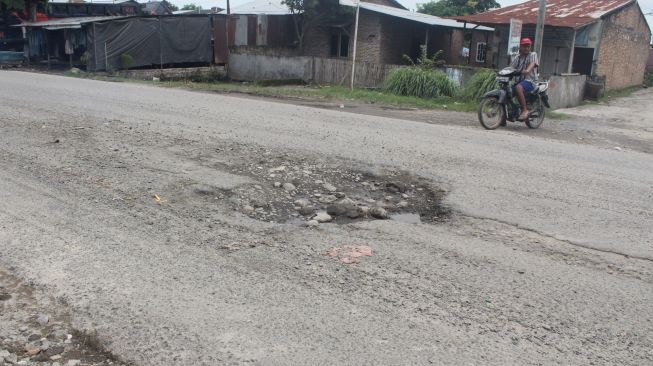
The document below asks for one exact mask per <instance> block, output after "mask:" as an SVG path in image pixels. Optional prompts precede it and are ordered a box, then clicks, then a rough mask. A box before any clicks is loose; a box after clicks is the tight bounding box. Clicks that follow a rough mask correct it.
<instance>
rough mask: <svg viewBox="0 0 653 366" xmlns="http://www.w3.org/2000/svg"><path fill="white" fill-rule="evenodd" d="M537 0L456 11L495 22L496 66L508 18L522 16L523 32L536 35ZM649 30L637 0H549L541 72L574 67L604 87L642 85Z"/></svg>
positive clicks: (501, 60)
mask: <svg viewBox="0 0 653 366" xmlns="http://www.w3.org/2000/svg"><path fill="white" fill-rule="evenodd" d="M538 9H539V1H538V0H530V1H527V2H524V3H522V4H517V5H513V6H508V7H505V8H500V9H495V10H491V11H488V12H485V13H480V14H475V15H470V16H465V17H458V18H457V19H458V20H459V21H467V22H474V23H477V24H483V25H487V26H491V27H494V28H495V32H494V41H493V43H492V46H491V51H490V52H492V53H493V54H494V58H495V59H496V60H498V62H497V64H498V66H500V67H501V66H505V65H507V64H508V63H509V61H510V56H509V55H508V37H509V24H510V21H511V19H519V20H521V21H522V22H523V30H522V37H531V38H534V36H535V27H536V23H537V15H538V14H537V13H538ZM650 40H651V30H650V28H649V26H648V23H647V22H646V19H645V17H644V14H643V12H642V10H641V8H640V6H639V4H638V3H637V1H636V0H548V2H547V10H546V20H545V28H544V41H543V49H542V55H540V73H541V74H542V75H544V76H551V75H561V74H566V73H578V74H581V75H587V76H588V77H591V78H593V79H595V80H602V81H604V82H605V88H606V90H614V89H621V88H626V87H629V86H635V85H641V84H642V81H643V78H644V70H645V68H646V62H647V58H648V55H649V43H650Z"/></svg>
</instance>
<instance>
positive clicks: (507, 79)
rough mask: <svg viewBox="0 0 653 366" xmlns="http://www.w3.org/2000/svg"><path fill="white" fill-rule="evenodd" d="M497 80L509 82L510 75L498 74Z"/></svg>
mask: <svg viewBox="0 0 653 366" xmlns="http://www.w3.org/2000/svg"><path fill="white" fill-rule="evenodd" d="M497 81H498V82H500V83H507V82H509V81H510V78H509V77H508V76H497Z"/></svg>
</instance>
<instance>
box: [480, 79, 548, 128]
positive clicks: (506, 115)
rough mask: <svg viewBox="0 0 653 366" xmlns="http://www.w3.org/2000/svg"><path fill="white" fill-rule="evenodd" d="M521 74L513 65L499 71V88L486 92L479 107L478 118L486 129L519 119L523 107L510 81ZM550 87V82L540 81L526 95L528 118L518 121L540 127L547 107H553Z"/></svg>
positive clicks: (532, 126)
mask: <svg viewBox="0 0 653 366" xmlns="http://www.w3.org/2000/svg"><path fill="white" fill-rule="evenodd" d="M519 76H521V72H520V71H519V70H516V69H514V68H511V67H506V68H505V69H503V70H500V71H499V72H498V73H497V77H496V81H497V82H498V83H499V89H495V90H492V91H490V92H488V93H486V94H485V95H484V96H483V99H481V104H480V106H479V109H478V120H479V122H481V125H482V126H483V127H485V128H486V129H488V130H494V129H497V128H499V126H505V125H506V121H510V122H517V121H518V120H517V118H518V117H519V114H520V112H521V108H520V106H519V104H516V103H515V101H514V98H515V97H516V95H513V92H512V86H511V85H510V81H511V80H512V79H513V78H515V77H519ZM548 89H549V83H548V82H539V83H537V85H536V87H535V89H533V91H532V92H530V93H528V94H527V95H526V105H527V106H528V111H529V113H528V118H527V119H526V120H525V121H518V122H525V123H526V125H527V126H528V127H529V128H538V127H540V125H542V122H544V115H545V107H546V108H551V106H550V105H549V96H548V95H547V90H548Z"/></svg>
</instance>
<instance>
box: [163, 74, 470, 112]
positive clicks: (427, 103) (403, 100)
mask: <svg viewBox="0 0 653 366" xmlns="http://www.w3.org/2000/svg"><path fill="white" fill-rule="evenodd" d="M157 84H159V85H161V86H164V87H172V88H179V87H182V88H188V89H193V90H204V91H212V92H218V93H245V94H251V95H259V96H267V97H296V98H308V99H317V100H332V101H358V102H363V103H370V104H381V105H388V106H395V107H417V108H427V109H447V110H452V111H460V112H473V111H476V109H477V108H478V103H476V102H471V103H470V102H467V101H462V100H460V99H458V98H455V97H445V96H441V97H436V98H419V97H412V96H402V95H395V94H392V93H388V92H386V91H383V90H372V89H354V90H353V91H352V90H350V89H349V88H347V87H343V86H324V87H320V86H297V85H291V86H263V85H260V84H256V83H189V82H175V81H170V82H160V83H157Z"/></svg>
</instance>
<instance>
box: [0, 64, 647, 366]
mask: <svg viewBox="0 0 653 366" xmlns="http://www.w3.org/2000/svg"><path fill="white" fill-rule="evenodd" d="M0 85H1V86H2V87H0V136H1V138H0V202H1V204H0V254H1V255H0V274H2V275H1V276H0V281H2V282H1V283H0V306H1V307H0V309H1V310H2V312H0V355H4V356H2V357H3V358H4V360H2V359H0V364H2V362H4V363H5V364H34V365H50V366H52V365H54V364H55V362H56V363H58V364H60V365H66V364H68V363H69V362H71V361H72V363H71V364H78V365H85V364H89V365H90V364H98V365H110V364H115V365H122V364H126V365H408V364H411V365H425V364H436V365H437V364H486V365H508V364H519V365H530V364H564V365H570V364H618V365H643V364H651V363H653V307H651V304H652V303H653V230H651V227H652V223H653V196H652V195H653V169H651V167H652V166H653V158H652V156H651V155H650V154H645V153H641V152H634V151H629V150H628V149H622V150H615V149H605V148H599V147H597V146H593V145H590V144H587V143H585V144H575V143H571V142H560V141H552V140H548V139H545V138H542V137H538V135H537V134H534V133H531V132H532V131H531V132H529V136H526V135H523V134H520V133H519V130H515V131H512V132H511V133H502V131H495V132H486V131H483V130H481V129H480V128H470V127H459V126H442V125H434V124H424V123H418V122H409V121H404V120H398V119H389V118H380V117H370V116H364V115H355V114H349V113H346V112H342V111H329V110H321V109H312V108H307V107H299V106H292V105H288V104H277V103H270V102H266V101H258V100H251V99H240V98H234V97H225V96H219V95H215V94H206V93H196V92H189V91H184V90H174V89H164V88H157V87H151V86H144V85H137V84H126V83H107V82H99V81H91V80H80V79H71V78H64V77H58V76H51V75H38V74H29V73H20V72H1V73H0ZM652 108H653V107H652ZM651 112H652V113H653V111H651ZM470 118H473V117H470ZM28 295H29V296H28ZM19 301H20V302H19ZM19 309H20V310H19ZM43 317H48V319H50V320H51V321H52V323H47V324H46V325H45V326H44V325H39V324H40V323H39V322H38V321H39V319H41V320H43V319H44V318H43ZM54 325H57V327H58V328H57V329H54V328H52V327H53V326H54ZM39 327H40V328H39ZM54 331H56V332H58V333H56V335H55V336H53V338H52V339H53V341H49V340H48V336H49V335H50V334H51V333H52V332H54ZM69 334H70V335H71V338H70V339H69V338H68V335H69ZM84 339H87V340H86V341H84ZM88 340H90V341H88ZM46 341H48V342H50V343H52V342H56V344H55V345H54V346H56V347H59V348H57V352H58V353H57V354H48V353H47V352H48V349H50V346H53V345H52V344H47V345H48V348H47V349H46V350H43V348H45V346H44V345H43V344H44V342H46ZM66 341H70V342H69V343H65V342H66ZM59 351H61V352H60V353H59ZM49 352H51V353H52V352H53V351H49ZM58 355H59V356H60V357H61V358H58V357H55V359H52V358H51V357H52V356H58ZM5 356H7V357H9V358H10V359H7V358H5ZM21 362H22V363H21Z"/></svg>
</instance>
